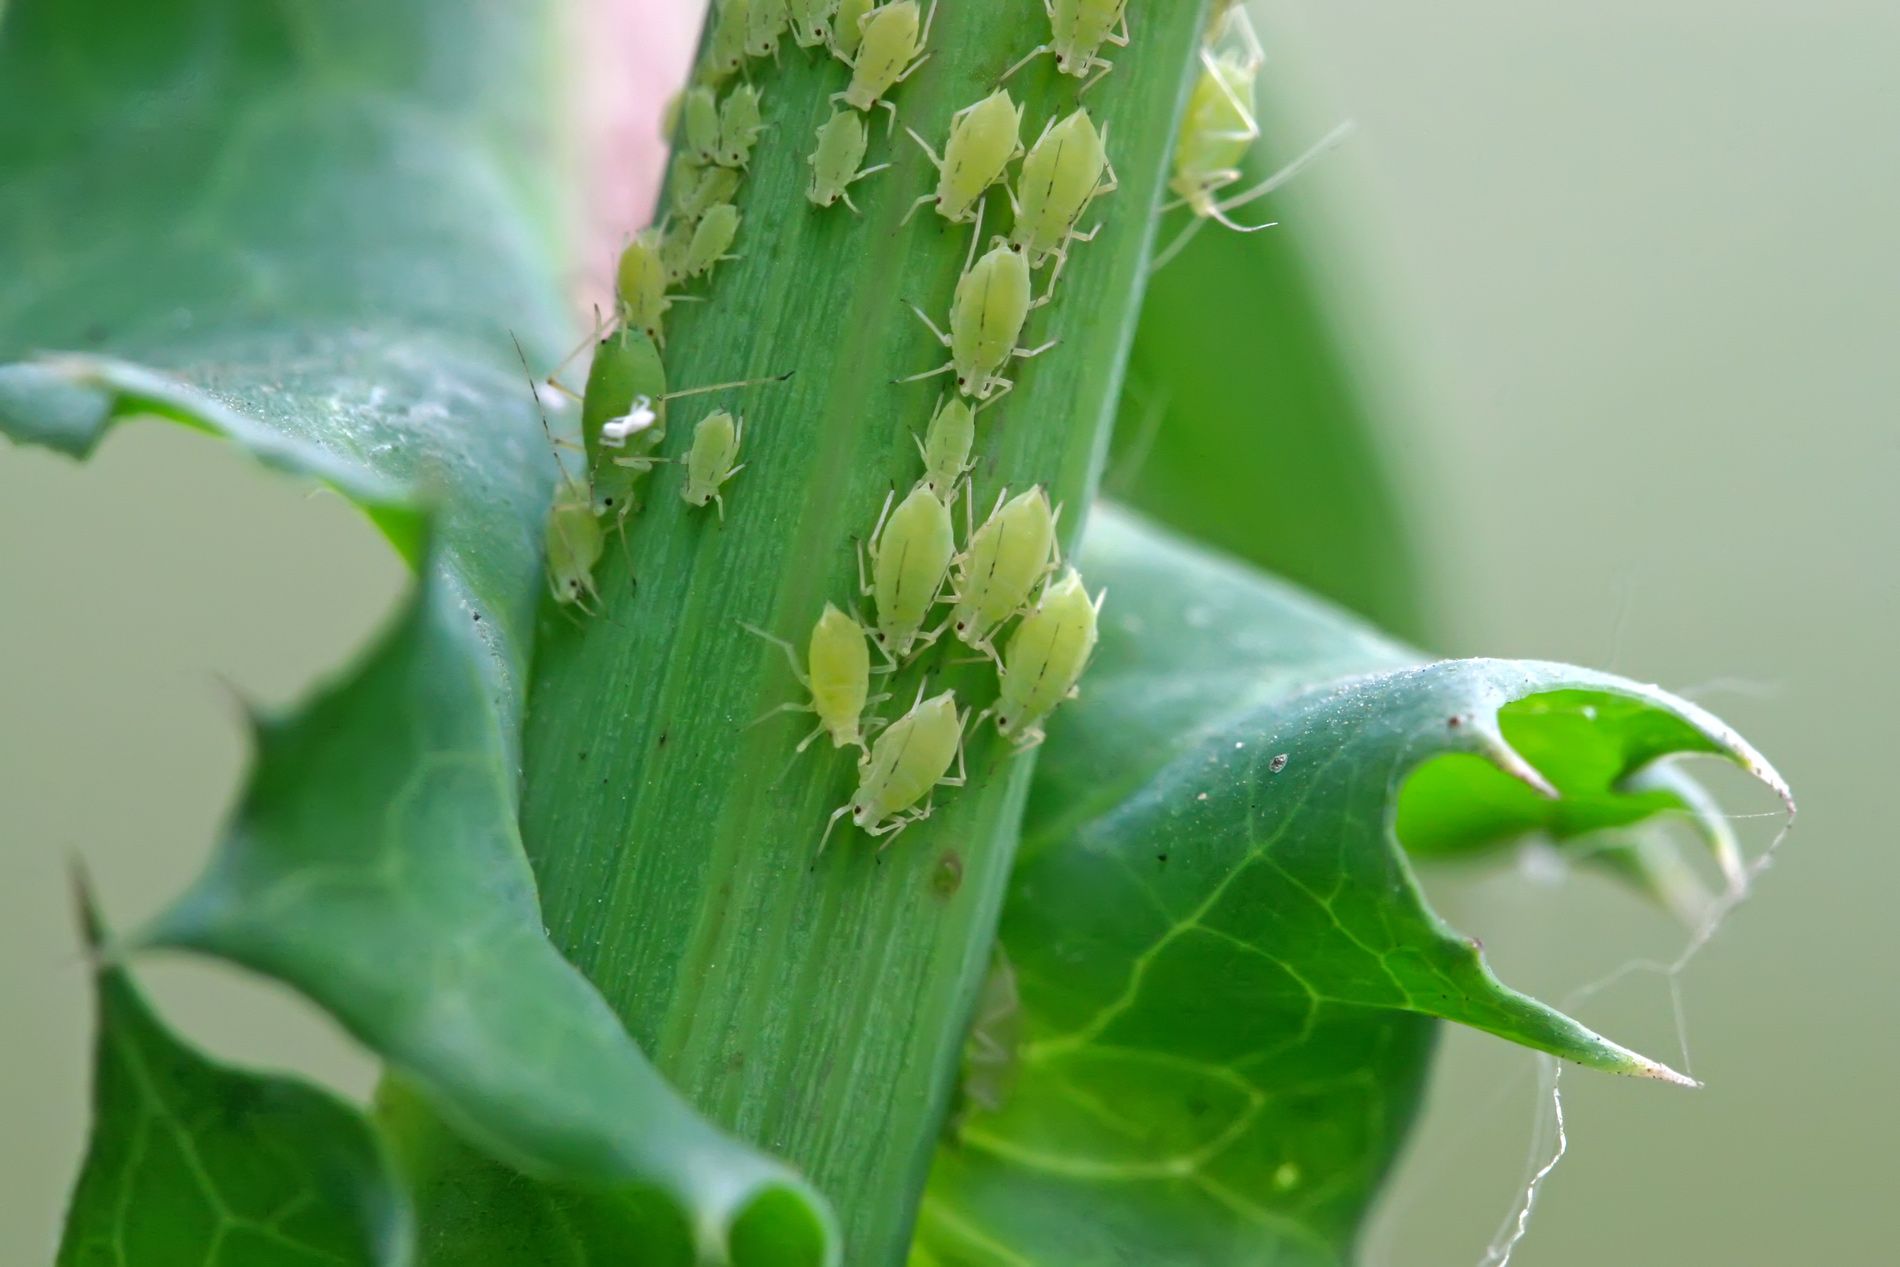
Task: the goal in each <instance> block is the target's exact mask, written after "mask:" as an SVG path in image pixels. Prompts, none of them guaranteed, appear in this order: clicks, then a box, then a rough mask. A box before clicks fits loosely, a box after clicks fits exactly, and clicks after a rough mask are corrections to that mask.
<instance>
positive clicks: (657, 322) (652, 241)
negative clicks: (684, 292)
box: [614, 229, 672, 344]
mask: <svg viewBox="0 0 1900 1267" xmlns="http://www.w3.org/2000/svg"><path fill="white" fill-rule="evenodd" d="M664 232H665V231H664V229H660V230H655V229H645V230H642V231H641V232H639V233H636V234H635V235H634V237H633V240H632V241H631V242H629V243H627V245H626V246H625V247H624V248H623V249H622V250H621V252H620V260H619V263H618V264H617V265H615V268H614V295H615V299H616V301H617V303H618V306H619V314H618V315H619V320H620V321H621V323H623V324H625V325H630V326H632V327H633V328H634V329H636V330H638V331H640V332H641V333H643V334H645V335H646V336H647V337H648V338H649V339H652V340H653V341H654V342H655V343H659V344H663V343H664V342H665V335H664V326H665V321H666V310H667V309H668V308H670V307H671V306H672V301H671V300H669V299H668V298H667V295H666V286H667V268H666V260H665V258H664V256H663V255H662V253H661V242H662V240H663V235H664Z"/></svg>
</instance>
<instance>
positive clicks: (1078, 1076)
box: [920, 513, 1786, 1265]
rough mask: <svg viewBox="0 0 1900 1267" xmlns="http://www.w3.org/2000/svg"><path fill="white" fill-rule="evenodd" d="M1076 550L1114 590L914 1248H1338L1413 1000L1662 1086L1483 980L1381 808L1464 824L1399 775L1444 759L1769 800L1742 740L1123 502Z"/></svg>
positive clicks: (1399, 1105)
mask: <svg viewBox="0 0 1900 1267" xmlns="http://www.w3.org/2000/svg"><path fill="white" fill-rule="evenodd" d="M1085 565H1086V566H1087V567H1089V568H1090V569H1091V572H1092V575H1094V576H1096V577H1097V578H1099V579H1101V580H1103V581H1105V582H1106V583H1107V585H1108V588H1109V590H1110V593H1111V597H1110V606H1109V608H1108V611H1109V612H1110V613H1119V614H1116V615H1111V616H1109V617H1108V619H1107V621H1106V627H1105V629H1104V632H1103V638H1102V644H1101V649H1100V652H1099V660H1098V662H1097V663H1096V665H1095V666H1094V668H1093V669H1091V672H1090V677H1089V679H1088V693H1087V695H1086V696H1085V697H1084V699H1083V700H1082V701H1081V702H1080V703H1079V704H1078V705H1076V706H1075V707H1074V709H1073V711H1072V712H1071V713H1070V714H1069V715H1067V716H1066V717H1064V718H1063V719H1062V721H1061V723H1060V733H1052V735H1051V737H1050V741H1049V744H1048V748H1049V752H1048V754H1047V759H1046V760H1045V762H1044V764H1043V766H1042V768H1041V770H1040V771H1039V777H1038V780H1037V785H1036V791H1035V796H1034V800H1033V802H1032V807H1031V811H1030V816H1029V820H1028V822H1027V824H1026V826H1025V847H1026V853H1025V861H1024V862H1023V864H1022V865H1021V866H1019V868H1018V869H1017V872H1016V874H1015V876H1014V877H1013V879H1012V883H1011V888H1010V894H1009V897H1008V900H1007V904H1006V906H1005V910H1004V916H1003V922H1002V931H1001V942H1002V945H1003V947H1004V949H1005V950H1006V951H1007V953H1008V955H1009V958H1010V960H1011V962H1012V963H1013V964H1014V965H1015V969H1016V973H1017V979H1018V985H1019V991H1020V997H1021V1014H1020V1017H1019V1018H1018V1020H1017V1026H1018V1028H1019V1030H1020V1032H1021V1035H1022V1037H1021V1041H1020V1045H1019V1046H1018V1048H1017V1051H1016V1060H1017V1067H1016V1078H1015V1086H1014V1091H1013V1093H1012V1095H1011V1096H1010V1098H1008V1100H1007V1101H1006V1102H1005V1103H1003V1104H1002V1105H1001V1107H1000V1108H998V1109H996V1110H994V1111H986V1110H984V1109H983V1108H981V1107H980V1106H979V1107H977V1108H974V1109H973V1110H972V1111H971V1112H970V1113H969V1115H968V1116H967V1118H966V1119H965V1120H964V1122H963V1124H962V1126H961V1129H960V1130H959V1131H958V1132H957V1134H956V1137H955V1139H954V1140H953V1141H952V1142H949V1143H947V1144H946V1145H945V1146H944V1147H943V1149H942V1150H941V1151H940V1153H939V1156H938V1160H937V1166H936V1169H935V1170H934V1171H933V1173H932V1178H931V1186H930V1190H929V1193H928V1195H927V1199H926V1203H925V1207H924V1215H923V1223H922V1228H923V1231H922V1235H921V1238H920V1239H921V1243H922V1244H923V1245H924V1247H925V1248H926V1250H927V1251H928V1252H929V1253H930V1254H933V1255H934V1256H935V1259H936V1261H938V1262H940V1263H943V1264H957V1263H971V1264H974V1263H1064V1264H1077V1265H1084V1264H1093V1263H1109V1262H1152V1261H1176V1262H1183V1261H1185V1262H1195V1263H1264V1262H1273V1263H1276V1264H1278V1263H1300V1264H1306V1263H1312V1264H1332V1263H1340V1262H1344V1261H1346V1260H1347V1257H1348V1255H1349V1251H1350V1247H1351V1242H1352V1237H1353V1234H1354V1229H1355V1228H1356V1226H1357V1224H1358V1222H1359V1219H1360V1217H1361V1215H1362V1213H1363V1210H1364V1208H1365V1205H1366V1203H1367V1201H1368V1200H1369V1199H1370V1197H1371V1195H1372V1194H1373V1191H1374V1190H1375V1188H1376V1186H1377V1184H1378V1182H1379V1180H1380V1178H1381V1176H1382V1175H1383V1174H1384V1172H1385V1170H1386V1168H1387V1166H1388V1165H1389V1164H1390V1162H1391V1160H1392V1157H1393V1155H1394V1153H1395V1151H1396V1149H1397V1147H1398V1145H1399V1143H1400V1141H1401V1139H1402V1138H1403V1135H1404V1131H1405V1128H1406V1125H1407V1123H1408V1122H1409V1120H1410V1118H1411V1115H1412V1113H1413V1112H1414V1110H1415V1108H1416V1104H1417V1099H1418V1094H1419V1086H1420V1082H1421V1080H1422V1075H1423V1073H1424V1071H1425V1067H1426V1063H1427V1058H1428V1055H1429V1051H1430V1045H1431V1026H1430V1018H1439V1019H1445V1020H1453V1021H1458V1022H1460V1023H1462V1024H1465V1025H1469V1026H1472V1027H1475V1028H1478V1029H1482V1030H1486V1031H1488V1032H1491V1033H1494V1034H1497V1035H1499V1036H1501V1037H1504V1038H1508V1039H1510V1040H1512V1041H1514V1042H1518V1043H1521V1044H1524V1045H1526V1046H1530V1047H1535V1048H1538V1049H1540V1050H1543V1051H1548V1052H1552V1053H1555V1054H1556V1055H1559V1056H1561V1057H1563V1058H1565V1059H1569V1060H1574V1061H1577V1062H1579V1063H1582V1064H1585V1065H1589V1066H1592V1067H1594V1068H1598V1069H1604V1070H1609V1071H1612V1072H1617V1073H1627V1074H1635V1075H1638V1076H1643V1077H1648V1078H1654V1079H1659V1080H1662V1081H1666V1082H1678V1083H1687V1082H1688V1080H1687V1079H1685V1078H1683V1077H1682V1076H1681V1075H1679V1074H1676V1073H1674V1072H1673V1071H1671V1070H1669V1069H1667V1068H1666V1067H1665V1066H1663V1065H1661V1064H1658V1063H1657V1062H1655V1061H1652V1060H1650V1059H1648V1058H1646V1057H1643V1056H1640V1055H1637V1054H1636V1053H1634V1052H1631V1051H1629V1050H1627V1049H1625V1048H1623V1047H1620V1046H1618V1045H1617V1044H1615V1043H1613V1042H1611V1041H1610V1040H1608V1039H1605V1038H1603V1037H1601V1036H1599V1035H1597V1034H1594V1033H1592V1032H1591V1031H1589V1030H1587V1029H1585V1028H1584V1027H1583V1026H1581V1025H1579V1024H1577V1023H1576V1022H1575V1021H1573V1020H1571V1019H1569V1018H1568V1017H1565V1016H1563V1015H1562V1014H1560V1013H1558V1012H1556V1011H1554V1010H1552V1009H1550V1008H1548V1007H1546V1006H1544V1005H1543V1004H1541V1003H1538V1002H1536V1001H1534V1000H1532V999H1529V998H1527V997H1525V996H1523V995H1521V994H1518V993H1516V992H1515V991H1513V990H1511V989H1509V988H1508V987H1506V986H1504V985H1502V984H1501V983H1500V982H1498V981H1497V980H1496V978H1494V977H1493V976H1492V975H1491V973H1490V971H1489V970H1488V969H1487V968H1486V966H1485V963H1484V959H1483V955H1482V952H1481V950H1480V948H1479V947H1478V945H1477V944H1476V943H1475V942H1474V941H1472V940H1471V939H1469V938H1467V937H1464V936H1461V935H1459V934H1458V933H1456V932H1454V931H1453V930H1452V929H1450V928H1449V927H1447V926H1446V925H1445V924H1444V923H1443V922H1442V921H1441V920H1440V919H1438V917H1437V916H1436V915H1434V914H1433V913H1432V911H1431V909H1430V908H1429V907H1428V906H1427V905H1426V904H1425V902H1424V899H1423V897H1422V896H1421V895H1420V893H1419V891H1418V888H1417V886H1416V883H1415V882H1414V879H1413V876H1412V872H1411V869H1410V867H1409V866H1408V865H1407V863H1406V860H1405V856H1404V854H1403V852H1402V850H1401V849H1400V846H1399V839H1398V837H1397V836H1395V834H1394V831H1393V825H1394V821H1395V817H1396V820H1397V824H1398V828H1399V831H1400V832H1401V833H1403V832H1405V831H1407V830H1408V829H1409V830H1411V831H1415V832H1423V833H1426V834H1427V835H1430V834H1432V833H1434V832H1440V831H1444V830H1446V829H1447V824H1448V823H1453V822H1458V821H1469V820H1470V818H1471V817H1472V815H1471V814H1470V813H1469V812H1468V811H1469V809H1470V807H1469V805H1468V804H1467V803H1466V802H1465V800H1464V799H1463V798H1464V796H1465V794H1466V792H1467V791H1469V789H1470V788H1472V787H1476V786H1478V785H1477V784H1475V783H1467V784H1466V785H1464V787H1462V788H1460V787H1455V786H1453V785H1451V784H1450V783H1442V784H1439V785H1437V786H1436V787H1434V788H1432V789H1431V793H1430V795H1429V797H1428V798H1414V797H1413V794H1412V793H1410V791H1409V786H1410V785H1408V782H1407V780H1408V777H1411V776H1414V773H1415V772H1418V771H1422V770H1426V769H1431V768H1433V766H1432V763H1434V762H1440V761H1450V760H1457V761H1458V762H1460V767H1459V768H1460V770H1463V769H1464V768H1465V767H1466V766H1468V765H1470V766H1475V765H1476V764H1479V763H1481V764H1482V766H1483V768H1484V769H1485V770H1487V771H1490V772H1492V773H1494V774H1495V773H1497V772H1502V777H1508V778H1509V779H1511V780H1512V781H1513V786H1514V787H1522V788H1524V789H1526V794H1528V795H1532V796H1534V797H1536V798H1537V799H1538V803H1539V804H1541V805H1546V806H1553V807H1556V808H1555V809H1554V810H1553V811H1551V812H1552V813H1554V814H1556V816H1557V818H1558V819H1559V820H1562V819H1563V818H1565V816H1570V817H1573V818H1588V817H1591V816H1593V815H1597V816H1601V815H1610V816H1613V817H1618V818H1624V819H1628V818H1633V817H1640V816H1641V815H1643V814H1653V813H1656V812H1666V811H1668V810H1670V809H1672V808H1673V807H1674V805H1673V802H1671V803H1664V802H1663V801H1659V800H1655V799H1651V794H1650V793H1649V792H1646V791H1644V790H1642V789H1641V788H1637V789H1634V790H1631V789H1629V787H1628V783H1629V780H1630V778H1631V776H1632V775H1634V774H1637V773H1640V772H1641V771H1643V770H1646V769H1651V768H1655V767H1654V763H1655V762H1657V761H1661V760H1666V759H1669V758H1671V757H1674V756H1676V755H1678V754H1685V753H1692V754H1711V755H1719V756H1722V757H1725V758H1727V759H1729V760H1732V761H1734V762H1736V763H1738V764H1740V765H1742V766H1743V767H1744V768H1746V769H1748V770H1750V771H1751V772H1752V773H1754V774H1755V775H1756V776H1757V777H1759V778H1760V779H1761V780H1762V781H1763V782H1764V783H1766V784H1767V785H1768V786H1770V787H1771V788H1773V789H1774V790H1775V791H1776V792H1777V793H1780V794H1782V795H1783V796H1784V797H1785V795H1786V789H1785V787H1784V785H1782V784H1781V782H1780V780H1779V778H1778V777H1777V776H1776V775H1775V774H1774V772H1773V771H1772V769H1770V768H1769V767H1768V766H1767V764H1766V763H1765V762H1763V761H1762V759H1761V758H1760V757H1759V756H1758V755H1757V754H1756V753H1755V752H1754V751H1753V750H1752V749H1750V748H1749V747H1748V746H1747V745H1746V744H1744V743H1743V742H1742V741H1741V740H1740V739H1739V738H1737V737H1736V736H1735V735H1733V734H1732V733H1731V732H1729V731H1728V730H1727V729H1726V728H1724V727H1722V726H1721V724H1720V723H1719V722H1717V721H1715V719H1713V718H1711V717H1709V716H1708V715H1707V714H1706V713H1703V712H1701V711H1700V710H1698V709H1696V708H1694V707H1692V706H1690V705H1687V704H1684V703H1683V702H1681V701H1679V700H1675V699H1672V698H1671V697H1669V696H1666V695H1664V694H1662V693H1661V692H1659V691H1657V690H1655V689H1654V688H1651V687H1641V686H1637V685H1635V684H1632V683H1628V682H1623V681H1621V680H1619V679H1615V678H1612V677H1608V676H1605V675H1602V674H1597V673H1592V672H1588V671H1586V670H1580V669H1570V668H1565V667H1563V666H1558V665H1551V664H1541V663H1535V662H1523V663H1510V662H1503V661H1493V660H1458V661H1441V662H1438V663H1435V664H1421V663H1417V662H1416V660H1415V658H1414V657H1412V656H1410V655H1409V653H1406V652H1405V651H1404V650H1403V649H1402V648H1399V647H1397V646H1395V645H1393V644H1391V643H1388V642H1385V641H1384V640H1382V639H1379V638H1377V637H1376V636H1374V635H1371V634H1369V633H1367V632H1365V631H1364V630H1363V629H1361V628H1360V627H1358V626H1357V625H1356V624H1355V623H1354V622H1353V621H1351V620H1350V619H1348V618H1346V617H1344V616H1342V615H1340V614H1338V613H1337V612H1334V611H1331V610H1328V609H1327V608H1325V607H1324V606H1323V605H1320V604H1318V603H1316V602H1314V601H1313V600H1311V599H1307V598H1304V597H1302V596H1301V595H1299V594H1298V593H1297V592H1296V591H1294V590H1292V589H1290V588H1288V587H1286V586H1282V585H1278V584H1275V583H1271V582H1267V581H1264V580H1261V579H1259V578H1256V577H1254V576H1252V575H1251V574H1249V573H1248V572H1246V571H1245V570H1244V569H1241V568H1239V567H1236V566H1235V565H1233V564H1231V563H1229V562H1225V561H1222V560H1219V559H1215V558H1212V557H1209V556H1207V555H1204V554H1200V553H1198V552H1197V551H1195V550H1194V549H1193V548H1191V547H1189V546H1186V545H1184V544H1182V543H1181V542H1179V541H1175V540H1170V539H1168V538H1165V537H1162V536H1161V535H1160V534H1158V533H1156V532H1155V531H1154V530H1152V529H1150V528H1147V527H1145V526H1143V525H1142V524H1140V523H1139V522H1138V521H1135V520H1132V519H1129V518H1126V517H1123V516H1120V515H1116V514H1112V513H1111V514H1103V515H1100V516H1098V517H1097V519H1096V521H1095V522H1094V524H1092V526H1091V533H1090V537H1089V540H1088V543H1087V548H1086V552H1085ZM1192 717H1203V718H1206V719H1207V720H1206V721H1205V723H1204V724H1201V725H1198V726H1188V727H1184V726H1183V725H1182V719H1183V718H1192ZM1440 768H1443V767H1440ZM1402 789H1406V790H1402ZM1395 801H1396V803H1397V806H1401V807H1403V806H1409V814H1410V817H1409V818H1408V815H1407V811H1406V810H1405V809H1397V808H1395Z"/></svg>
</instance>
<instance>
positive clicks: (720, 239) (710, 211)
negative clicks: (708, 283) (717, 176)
mask: <svg viewBox="0 0 1900 1267" xmlns="http://www.w3.org/2000/svg"><path fill="white" fill-rule="evenodd" d="M738 236H739V209H738V208H737V207H735V206H733V205H732V204H731V203H729V202H722V203H719V204H718V205H717V206H713V207H708V208H707V209H706V214H705V215H704V216H702V217H700V221H699V223H698V224H697V225H695V226H694V228H693V240H692V242H691V243H689V244H688V246H687V248H686V275H687V276H688V277H706V276H708V275H710V274H711V273H712V271H713V268H714V267H715V266H716V265H718V264H720V263H722V262H724V261H726V260H736V259H738V258H739V257H738V256H737V255H733V254H731V247H732V242H733V239H734V238H736V237H738Z"/></svg>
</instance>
